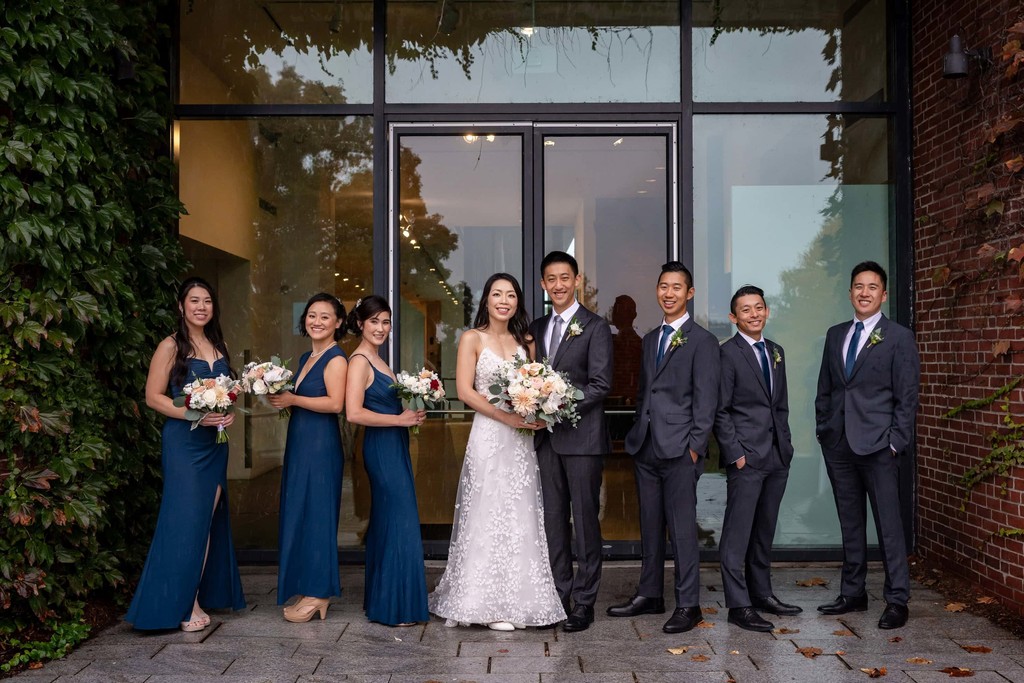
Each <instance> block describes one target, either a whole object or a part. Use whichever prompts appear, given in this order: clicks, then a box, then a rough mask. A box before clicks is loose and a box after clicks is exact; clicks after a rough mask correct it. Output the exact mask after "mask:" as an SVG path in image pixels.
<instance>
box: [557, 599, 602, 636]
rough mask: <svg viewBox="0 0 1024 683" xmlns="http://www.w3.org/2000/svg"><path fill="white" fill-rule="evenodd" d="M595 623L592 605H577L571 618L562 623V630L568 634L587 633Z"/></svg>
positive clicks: (571, 613) (570, 614)
mask: <svg viewBox="0 0 1024 683" xmlns="http://www.w3.org/2000/svg"><path fill="white" fill-rule="evenodd" d="M593 623H594V608H593V606H592V605H576V606H575V607H574V608H573V609H572V612H570V613H569V618H568V619H566V620H565V621H564V622H563V623H562V630H563V631H565V632H566V633H575V632H576V631H586V630H587V629H588V628H590V625H591V624H593Z"/></svg>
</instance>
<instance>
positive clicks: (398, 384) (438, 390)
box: [391, 368, 444, 434]
mask: <svg viewBox="0 0 1024 683" xmlns="http://www.w3.org/2000/svg"><path fill="white" fill-rule="evenodd" d="M391 388H392V389H394V390H395V393H397V394H398V397H399V398H400V399H402V400H403V401H406V402H407V403H408V404H409V409H410V410H426V409H427V405H428V404H429V405H430V407H431V408H433V407H436V406H437V404H439V403H442V402H443V401H444V386H443V385H442V384H441V379H440V378H439V377H438V376H437V373H436V372H431V371H430V370H427V369H426V368H422V369H420V371H419V372H417V373H416V374H414V375H410V374H409V373H408V372H400V373H398V375H397V376H396V377H395V383H394V384H392V385H391ZM419 432H420V428H419V427H412V433H413V434H419Z"/></svg>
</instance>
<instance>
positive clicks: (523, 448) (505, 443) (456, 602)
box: [428, 348, 565, 626]
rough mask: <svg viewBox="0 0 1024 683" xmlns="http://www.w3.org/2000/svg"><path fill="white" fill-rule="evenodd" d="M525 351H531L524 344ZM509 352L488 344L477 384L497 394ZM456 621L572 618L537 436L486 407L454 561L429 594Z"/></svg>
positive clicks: (463, 483)
mask: <svg viewBox="0 0 1024 683" xmlns="http://www.w3.org/2000/svg"><path fill="white" fill-rule="evenodd" d="M519 353H520V354H521V355H524V356H525V352H524V351H523V350H522V349H520V350H519ZM501 364H502V359H501V358H500V357H498V356H497V355H496V354H495V353H494V352H493V351H491V350H490V349H486V348H485V349H484V350H483V351H482V352H481V353H480V357H479V358H478V359H477V363H476V376H475V378H474V382H473V385H474V387H475V388H476V390H477V391H478V392H480V393H481V394H483V395H484V396H489V393H488V391H487V387H488V386H490V385H491V384H493V383H494V381H495V378H496V376H497V374H498V372H499V370H500V368H501ZM428 600H429V605H430V611H431V612H433V613H434V614H436V615H438V616H439V617H443V618H445V619H447V620H448V625H449V626H454V625H456V624H457V623H461V624H489V623H491V622H495V621H507V622H511V623H514V624H523V625H526V626H544V625H546V624H553V623H555V622H557V621H561V620H562V619H565V611H564V610H563V609H562V603H561V601H560V600H559V599H558V593H557V591H556V590H555V582H554V579H553V578H552V576H551V565H550V564H549V563H548V544H547V536H546V535H545V533H544V508H543V505H542V502H541V493H540V478H539V473H538V469H537V454H536V452H535V451H534V448H533V436H532V435H526V434H519V433H517V432H516V430H515V429H513V428H512V427H509V426H507V425H505V424H503V423H501V422H498V421H497V420H493V419H491V418H489V417H487V416H485V415H481V414H479V413H478V414H477V415H476V416H474V418H473V427H472V429H471V430H470V433H469V442H468V443H467V445H466V459H465V461H464V462H463V465H462V475H461V477H460V479H459V492H458V496H457V498H456V500H455V522H454V525H453V527H452V542H451V547H450V549H449V551H448V566H447V568H446V569H445V572H444V575H443V576H442V577H441V581H440V582H439V583H438V584H437V588H436V589H435V590H434V592H433V593H431V594H430V597H429V599H428Z"/></svg>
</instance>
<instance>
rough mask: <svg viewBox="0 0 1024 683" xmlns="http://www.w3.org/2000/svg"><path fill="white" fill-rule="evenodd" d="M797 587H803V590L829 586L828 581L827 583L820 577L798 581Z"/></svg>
mask: <svg viewBox="0 0 1024 683" xmlns="http://www.w3.org/2000/svg"><path fill="white" fill-rule="evenodd" d="M796 585H798V586H802V587H803V588H812V587H814V586H827V585H828V581H826V580H825V579H823V578H821V577H820V576H815V577H813V578H810V579H804V580H802V581H797V582H796Z"/></svg>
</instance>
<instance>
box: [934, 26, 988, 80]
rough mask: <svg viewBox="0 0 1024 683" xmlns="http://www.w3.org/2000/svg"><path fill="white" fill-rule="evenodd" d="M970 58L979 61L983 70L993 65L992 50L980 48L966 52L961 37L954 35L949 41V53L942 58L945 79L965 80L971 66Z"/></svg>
mask: <svg viewBox="0 0 1024 683" xmlns="http://www.w3.org/2000/svg"><path fill="white" fill-rule="evenodd" d="M968 58H973V59H976V60H977V61H978V64H979V65H980V66H981V68H982V69H987V68H988V67H989V66H990V65H991V64H992V48H990V47H980V48H978V49H976V50H965V49H964V46H963V42H962V41H961V40H960V36H959V35H954V36H953V37H952V38H951V39H950V41H949V52H947V53H946V56H945V57H943V58H942V77H943V78H964V77H965V76H967V67H968V66H969V65H970V61H969V59H968Z"/></svg>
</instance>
